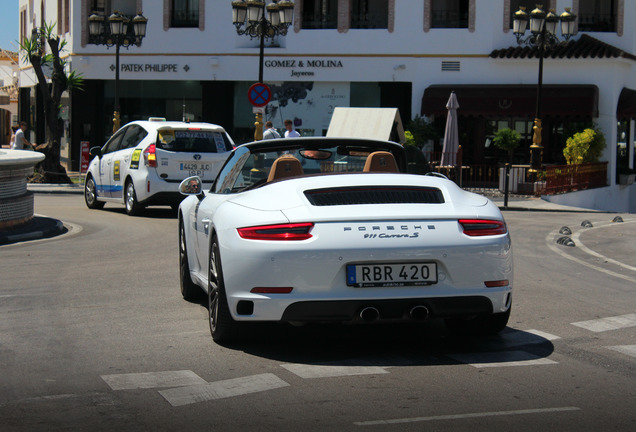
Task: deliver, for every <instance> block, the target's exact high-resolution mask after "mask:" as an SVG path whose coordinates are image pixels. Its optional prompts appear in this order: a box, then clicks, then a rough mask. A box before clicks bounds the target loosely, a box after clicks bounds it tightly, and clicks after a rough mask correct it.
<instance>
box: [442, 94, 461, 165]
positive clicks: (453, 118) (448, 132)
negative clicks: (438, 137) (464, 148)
mask: <svg viewBox="0 0 636 432" xmlns="http://www.w3.org/2000/svg"><path fill="white" fill-rule="evenodd" d="M457 108H459V103H457V96H455V92H451V94H450V97H449V98H448V102H447V103H446V109H448V115H447V116H446V129H445V130H444V146H443V147H442V160H441V162H440V165H442V166H455V165H456V164H457V150H458V149H459V130H458V129H457Z"/></svg>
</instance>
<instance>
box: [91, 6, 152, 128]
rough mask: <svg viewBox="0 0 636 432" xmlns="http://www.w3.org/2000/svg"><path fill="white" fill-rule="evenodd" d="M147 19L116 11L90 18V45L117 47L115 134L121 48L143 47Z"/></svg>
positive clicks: (117, 125)
mask: <svg viewBox="0 0 636 432" xmlns="http://www.w3.org/2000/svg"><path fill="white" fill-rule="evenodd" d="M147 23H148V19H146V18H145V17H144V16H143V15H142V14H141V13H139V14H137V16H135V17H134V18H132V19H130V18H129V17H127V16H125V15H122V14H121V13H119V12H118V11H115V12H114V13H113V14H112V15H110V16H109V17H108V18H105V17H104V16H103V15H97V14H92V15H91V16H90V17H88V43H90V44H93V45H106V47H108V48H110V47H112V46H114V47H115V105H114V109H113V133H115V132H117V130H118V129H119V125H120V122H119V48H120V47H124V48H126V49H127V48H128V47H129V46H130V45H132V44H136V45H141V40H142V39H143V38H144V37H145V36H146V25H147Z"/></svg>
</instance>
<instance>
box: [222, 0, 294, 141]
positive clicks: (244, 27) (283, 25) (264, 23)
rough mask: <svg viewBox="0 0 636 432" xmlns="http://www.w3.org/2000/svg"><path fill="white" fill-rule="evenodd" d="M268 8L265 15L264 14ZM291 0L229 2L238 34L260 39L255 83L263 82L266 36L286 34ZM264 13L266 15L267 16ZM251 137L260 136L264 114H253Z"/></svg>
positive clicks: (272, 36) (291, 13)
mask: <svg viewBox="0 0 636 432" xmlns="http://www.w3.org/2000/svg"><path fill="white" fill-rule="evenodd" d="M266 11H267V14H266ZM293 11H294V3H293V2H291V1H288V0H282V1H276V0H274V1H273V2H272V3H270V4H268V5H267V6H266V5H265V2H264V1H261V0H247V1H244V0H235V1H233V2H232V22H233V23H234V26H235V27H236V33H237V34H239V35H248V36H249V37H250V39H254V38H260V50H259V57H258V58H259V63H258V82H259V83H263V63H264V62H263V59H264V53H265V39H268V38H274V37H275V36H278V35H281V36H285V35H286V34H287V29H288V28H289V26H290V25H291V23H292V19H293ZM266 15H267V16H266ZM254 126H256V130H255V132H254V140H256V141H259V140H261V139H263V114H262V113H261V112H258V113H257V114H256V122H255V123H254Z"/></svg>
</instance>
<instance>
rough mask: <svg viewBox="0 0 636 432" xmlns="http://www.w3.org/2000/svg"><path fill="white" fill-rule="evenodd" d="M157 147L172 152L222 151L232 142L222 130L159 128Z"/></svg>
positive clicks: (228, 149)
mask: <svg viewBox="0 0 636 432" xmlns="http://www.w3.org/2000/svg"><path fill="white" fill-rule="evenodd" d="M156 145H157V148H158V149H161V150H168V151H173V152H196V153H224V152H228V151H231V150H232V144H231V142H230V141H229V139H228V137H227V135H226V134H225V133H223V132H215V131H203V130H178V129H176V130H175V129H169V130H160V131H158V133H157V143H156Z"/></svg>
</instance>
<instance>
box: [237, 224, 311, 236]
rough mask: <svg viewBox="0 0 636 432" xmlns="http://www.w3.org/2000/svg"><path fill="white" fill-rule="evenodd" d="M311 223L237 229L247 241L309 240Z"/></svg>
mask: <svg viewBox="0 0 636 432" xmlns="http://www.w3.org/2000/svg"><path fill="white" fill-rule="evenodd" d="M313 227H314V224H313V223H311V222H303V223H291V224H278V225H261V226H254V227H245V228H238V229H237V231H238V233H239V235H240V236H241V237H242V238H244V239H248V240H307V239H309V238H311V229H312V228H313Z"/></svg>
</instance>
